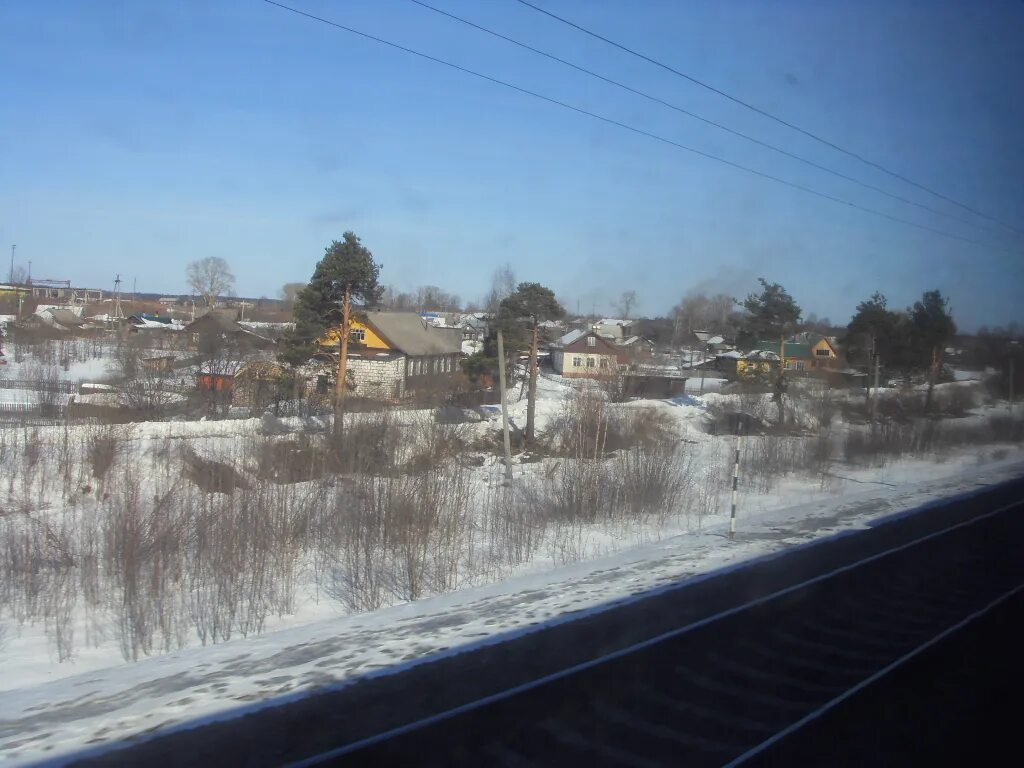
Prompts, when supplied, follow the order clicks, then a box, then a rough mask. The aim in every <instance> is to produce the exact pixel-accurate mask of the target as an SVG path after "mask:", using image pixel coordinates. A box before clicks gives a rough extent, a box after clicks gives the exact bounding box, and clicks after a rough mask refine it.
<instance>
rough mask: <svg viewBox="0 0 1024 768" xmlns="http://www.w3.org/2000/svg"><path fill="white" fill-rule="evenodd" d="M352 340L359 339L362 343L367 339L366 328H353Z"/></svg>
mask: <svg viewBox="0 0 1024 768" xmlns="http://www.w3.org/2000/svg"><path fill="white" fill-rule="evenodd" d="M352 341H358V342H359V343H360V344H362V343H363V342H365V341H366V330H365V329H363V328H353V329H352Z"/></svg>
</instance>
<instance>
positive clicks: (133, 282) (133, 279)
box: [132, 277, 138, 312]
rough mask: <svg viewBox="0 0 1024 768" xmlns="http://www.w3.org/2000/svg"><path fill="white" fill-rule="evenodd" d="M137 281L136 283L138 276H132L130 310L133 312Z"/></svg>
mask: <svg viewBox="0 0 1024 768" xmlns="http://www.w3.org/2000/svg"><path fill="white" fill-rule="evenodd" d="M137 283H138V278H137V277H133V278H132V311H133V312H134V311H135V288H136V286H137Z"/></svg>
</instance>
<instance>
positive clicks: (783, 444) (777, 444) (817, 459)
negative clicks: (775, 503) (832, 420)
mask: <svg viewBox="0 0 1024 768" xmlns="http://www.w3.org/2000/svg"><path fill="white" fill-rule="evenodd" d="M831 457H832V445H831V441H830V439H829V437H828V435H822V436H819V437H813V438H810V437H786V436H777V435H773V436H769V437H758V438H751V439H748V440H745V441H744V443H743V454H742V456H741V458H740V463H741V465H742V473H743V478H744V481H745V484H746V485H748V486H749V487H751V488H753V489H755V490H757V491H758V492H759V493H770V492H771V491H772V490H774V489H775V488H776V487H777V486H778V484H779V482H780V481H781V480H783V479H784V478H786V477H790V476H794V475H801V476H803V475H810V476H811V477H819V476H821V475H823V474H824V473H825V472H826V471H827V468H828V464H829V462H830V460H831Z"/></svg>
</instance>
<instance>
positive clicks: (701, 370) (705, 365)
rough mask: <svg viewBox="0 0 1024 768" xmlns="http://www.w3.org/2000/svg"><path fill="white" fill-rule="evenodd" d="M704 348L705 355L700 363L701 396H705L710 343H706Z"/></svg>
mask: <svg viewBox="0 0 1024 768" xmlns="http://www.w3.org/2000/svg"><path fill="white" fill-rule="evenodd" d="M703 347H704V353H703V354H702V355H701V361H700V395H701V396H703V395H704V372H705V368H707V361H708V353H707V350H708V343H707V342H706V341H705V342H704V344H703Z"/></svg>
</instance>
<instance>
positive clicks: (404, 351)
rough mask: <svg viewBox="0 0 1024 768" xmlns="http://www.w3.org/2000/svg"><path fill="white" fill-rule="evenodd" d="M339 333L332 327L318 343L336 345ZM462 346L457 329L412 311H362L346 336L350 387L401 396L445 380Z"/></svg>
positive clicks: (364, 394)
mask: <svg viewBox="0 0 1024 768" xmlns="http://www.w3.org/2000/svg"><path fill="white" fill-rule="evenodd" d="M338 336H339V329H333V330H331V331H329V332H328V333H327V334H326V335H325V336H324V337H323V338H321V339H320V340H319V344H320V346H322V347H325V348H331V349H335V350H336V349H337V348H338V346H339V344H338ZM461 347H462V333H461V331H460V330H459V329H452V328H440V327H437V326H434V325H433V324H432V323H430V322H428V321H426V320H424V319H423V318H421V317H420V316H419V315H418V314H416V313H414V312H364V313H360V314H358V315H357V316H356V317H354V318H353V319H352V332H351V337H350V338H349V346H348V374H347V375H348V378H349V383H348V386H349V391H351V392H352V393H353V394H355V395H357V396H360V397H372V398H377V399H383V400H400V399H403V398H405V397H409V396H411V395H413V394H415V393H416V392H417V391H425V390H429V389H435V388H438V387H441V386H444V385H445V382H447V381H450V380H451V379H453V378H454V377H455V376H456V375H457V374H458V373H459V358H460V356H461V353H462V349H461Z"/></svg>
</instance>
